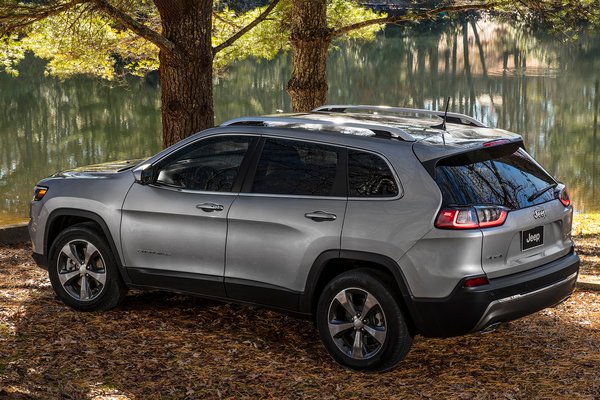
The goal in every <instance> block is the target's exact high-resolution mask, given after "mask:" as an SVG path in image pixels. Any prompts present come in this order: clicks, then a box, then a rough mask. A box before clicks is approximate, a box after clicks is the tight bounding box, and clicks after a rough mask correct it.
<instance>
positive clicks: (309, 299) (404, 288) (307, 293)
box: [299, 250, 412, 314]
mask: <svg viewBox="0 0 600 400" xmlns="http://www.w3.org/2000/svg"><path fill="white" fill-rule="evenodd" d="M335 259H348V260H357V261H367V262H371V263H375V264H379V265H381V266H383V267H384V268H385V270H387V271H388V272H389V273H391V274H392V276H393V277H394V279H395V281H396V284H397V285H398V287H399V288H400V293H401V295H402V297H403V298H404V300H405V301H404V303H405V305H406V306H407V307H408V308H409V312H410V313H411V314H412V310H410V308H411V307H410V306H411V303H412V301H411V297H412V295H411V292H410V289H409V288H408V285H407V284H406V279H405V278H404V275H403V274H402V270H401V269H400V267H399V266H398V263H396V262H395V261H394V260H392V259H391V258H389V257H387V256H384V255H381V254H377V253H369V252H365V251H354V250H327V251H324V252H323V253H321V254H320V255H319V257H317V259H316V260H315V262H314V263H313V265H312V267H311V269H310V272H309V273H308V277H307V279H306V286H305V290H304V293H303V295H302V297H301V299H300V304H299V308H300V311H301V312H304V313H312V312H313V309H314V306H315V304H314V303H315V302H314V301H313V300H314V295H315V289H316V287H317V283H318V282H319V278H320V277H321V274H322V273H323V270H324V269H325V268H326V265H327V263H328V262H329V261H331V260H335Z"/></svg>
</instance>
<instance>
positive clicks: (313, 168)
mask: <svg viewBox="0 0 600 400" xmlns="http://www.w3.org/2000/svg"><path fill="white" fill-rule="evenodd" d="M339 151H340V150H339V149H338V148H336V147H333V146H326V145H320V144H315V143H308V142H299V141H295V140H283V139H267V140H266V141H265V146H264V148H263V151H262V154H261V156H260V161H259V163H258V167H257V169H256V175H255V176H254V183H253V185H252V192H254V193H270V194H290V195H309V196H333V195H336V193H338V191H339V188H338V187H337V186H338V185H336V184H335V183H336V175H337V173H338V168H337V166H338V160H339ZM337 181H339V180H337ZM342 186H343V182H342ZM342 190H343V187H342Z"/></svg>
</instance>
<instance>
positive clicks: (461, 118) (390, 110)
mask: <svg viewBox="0 0 600 400" xmlns="http://www.w3.org/2000/svg"><path fill="white" fill-rule="evenodd" d="M349 110H350V111H349ZM354 110H357V111H358V110H365V111H376V112H377V113H379V114H416V115H433V116H436V117H443V116H444V112H443V111H434V110H423V109H419V108H401V107H388V106H370V105H325V106H322V107H317V108H315V109H314V110H312V112H337V113H346V112H348V113H351V112H352V111H354ZM446 121H447V122H450V123H453V124H461V125H468V126H477V127H480V128H487V127H486V126H485V125H484V124H482V123H481V122H479V121H477V120H476V119H475V118H473V117H469V116H468V115H466V114H459V113H453V112H449V113H448V115H447V117H446Z"/></svg>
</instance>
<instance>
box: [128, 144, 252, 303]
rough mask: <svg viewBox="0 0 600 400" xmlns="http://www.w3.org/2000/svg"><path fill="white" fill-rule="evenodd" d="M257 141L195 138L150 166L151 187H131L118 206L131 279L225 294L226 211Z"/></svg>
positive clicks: (220, 294)
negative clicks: (120, 206) (241, 171)
mask: <svg viewBox="0 0 600 400" xmlns="http://www.w3.org/2000/svg"><path fill="white" fill-rule="evenodd" d="M255 140H256V138H255V137H252V136H244V135H236V136H233V135H221V136H216V137H214V136H213V137H208V138H205V139H200V140H198V141H196V142H193V143H191V144H189V145H188V146H186V147H184V148H182V149H179V150H177V151H176V152H175V153H173V154H171V155H169V156H167V157H166V158H165V159H164V160H161V161H159V163H158V165H155V166H153V167H154V168H156V173H155V176H156V178H155V181H154V182H153V183H152V184H150V185H142V184H139V183H135V184H134V185H133V186H132V188H131V190H130V191H129V193H128V194H127V197H126V199H125V202H124V204H123V216H122V223H121V240H122V246H123V254H124V258H125V263H126V267H127V271H128V273H129V275H130V276H131V278H132V279H133V280H134V283H137V284H139V285H145V286H157V287H168V288H170V289H173V290H180V291H184V292H192V293H201V294H205V295H215V296H223V295H224V288H223V272H224V267H225V243H226V236H227V213H228V212H229V209H230V207H231V204H232V203H233V201H234V199H235V198H236V196H237V191H238V190H239V189H238V188H237V187H236V186H238V187H239V185H240V184H241V176H240V175H241V174H240V169H241V168H240V167H241V165H242V163H243V160H244V158H245V157H246V155H247V153H248V149H249V148H250V147H251V144H252V143H253V141H255Z"/></svg>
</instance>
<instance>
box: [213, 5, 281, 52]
mask: <svg viewBox="0 0 600 400" xmlns="http://www.w3.org/2000/svg"><path fill="white" fill-rule="evenodd" d="M279 1H280V0H272V1H271V4H269V6H268V7H267V8H265V11H263V12H262V13H261V14H260V15H259V16H258V17H256V19H255V20H254V21H252V22H250V23H249V24H248V25H246V26H245V27H243V28H242V29H240V30H239V31H237V32H236V33H235V34H234V35H233V36H231V37H230V38H229V39H227V40H226V41H224V42H223V43H221V44H220V45H218V46H216V47H213V54H217V53H218V52H219V51H221V50H223V49H224V48H226V47H229V46H231V45H232V44H233V43H234V42H235V41H236V40H238V39H239V38H240V37H242V36H243V35H245V34H246V33H247V32H248V31H250V30H251V29H252V28H254V27H255V26H256V25H258V24H260V23H261V22H263V21H264V20H265V19H266V18H267V16H268V15H269V14H270V13H271V11H273V9H274V8H275V6H276V5H277V4H278V3H279Z"/></svg>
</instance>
